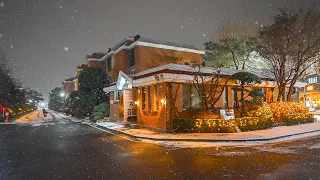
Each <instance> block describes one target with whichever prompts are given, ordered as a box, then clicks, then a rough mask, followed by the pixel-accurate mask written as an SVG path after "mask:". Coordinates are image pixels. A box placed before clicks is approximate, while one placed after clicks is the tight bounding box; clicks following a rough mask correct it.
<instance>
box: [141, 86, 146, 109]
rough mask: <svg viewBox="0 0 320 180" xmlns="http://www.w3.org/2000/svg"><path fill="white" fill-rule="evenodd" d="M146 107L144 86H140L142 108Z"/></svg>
mask: <svg viewBox="0 0 320 180" xmlns="http://www.w3.org/2000/svg"><path fill="white" fill-rule="evenodd" d="M145 109H146V88H144V87H143V88H142V110H145Z"/></svg>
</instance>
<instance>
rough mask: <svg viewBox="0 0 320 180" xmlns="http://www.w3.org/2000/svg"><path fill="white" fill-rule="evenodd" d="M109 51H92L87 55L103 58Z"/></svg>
mask: <svg viewBox="0 0 320 180" xmlns="http://www.w3.org/2000/svg"><path fill="white" fill-rule="evenodd" d="M106 54H107V53H104V52H96V53H92V54H90V55H87V57H88V58H93V59H101V58H103V57H104V56H105V55H106Z"/></svg>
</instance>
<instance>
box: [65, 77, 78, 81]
mask: <svg viewBox="0 0 320 180" xmlns="http://www.w3.org/2000/svg"><path fill="white" fill-rule="evenodd" d="M75 79H77V78H76V77H70V78H68V79H66V80H65V81H73V80H75Z"/></svg>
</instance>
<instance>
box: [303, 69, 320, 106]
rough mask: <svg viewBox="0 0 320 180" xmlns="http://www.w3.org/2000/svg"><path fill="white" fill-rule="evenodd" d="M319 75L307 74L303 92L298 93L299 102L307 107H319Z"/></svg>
mask: <svg viewBox="0 0 320 180" xmlns="http://www.w3.org/2000/svg"><path fill="white" fill-rule="evenodd" d="M319 80H320V79H319V75H318V74H317V73H313V74H310V75H308V76H307V86H306V87H305V89H304V92H301V93H299V97H300V98H299V101H300V103H301V104H304V105H305V106H307V107H309V108H316V109H318V108H320V81H319Z"/></svg>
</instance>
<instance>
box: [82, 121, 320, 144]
mask: <svg viewBox="0 0 320 180" xmlns="http://www.w3.org/2000/svg"><path fill="white" fill-rule="evenodd" d="M87 125H90V124H87ZM92 126H96V127H99V128H101V129H104V130H108V131H111V132H113V133H117V134H122V135H125V136H128V137H130V138H134V139H145V140H152V141H188V142H259V141H260V142H268V141H273V140H280V139H283V138H287V137H293V136H299V135H304V134H311V133H315V132H320V129H318V130H312V131H307V132H300V133H294V134H288V135H282V136H277V137H271V138H256V139H170V138H151V137H142V136H136V135H132V134H128V133H125V132H123V131H119V130H114V129H110V128H107V127H104V126H100V125H97V124H93V125H92Z"/></svg>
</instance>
